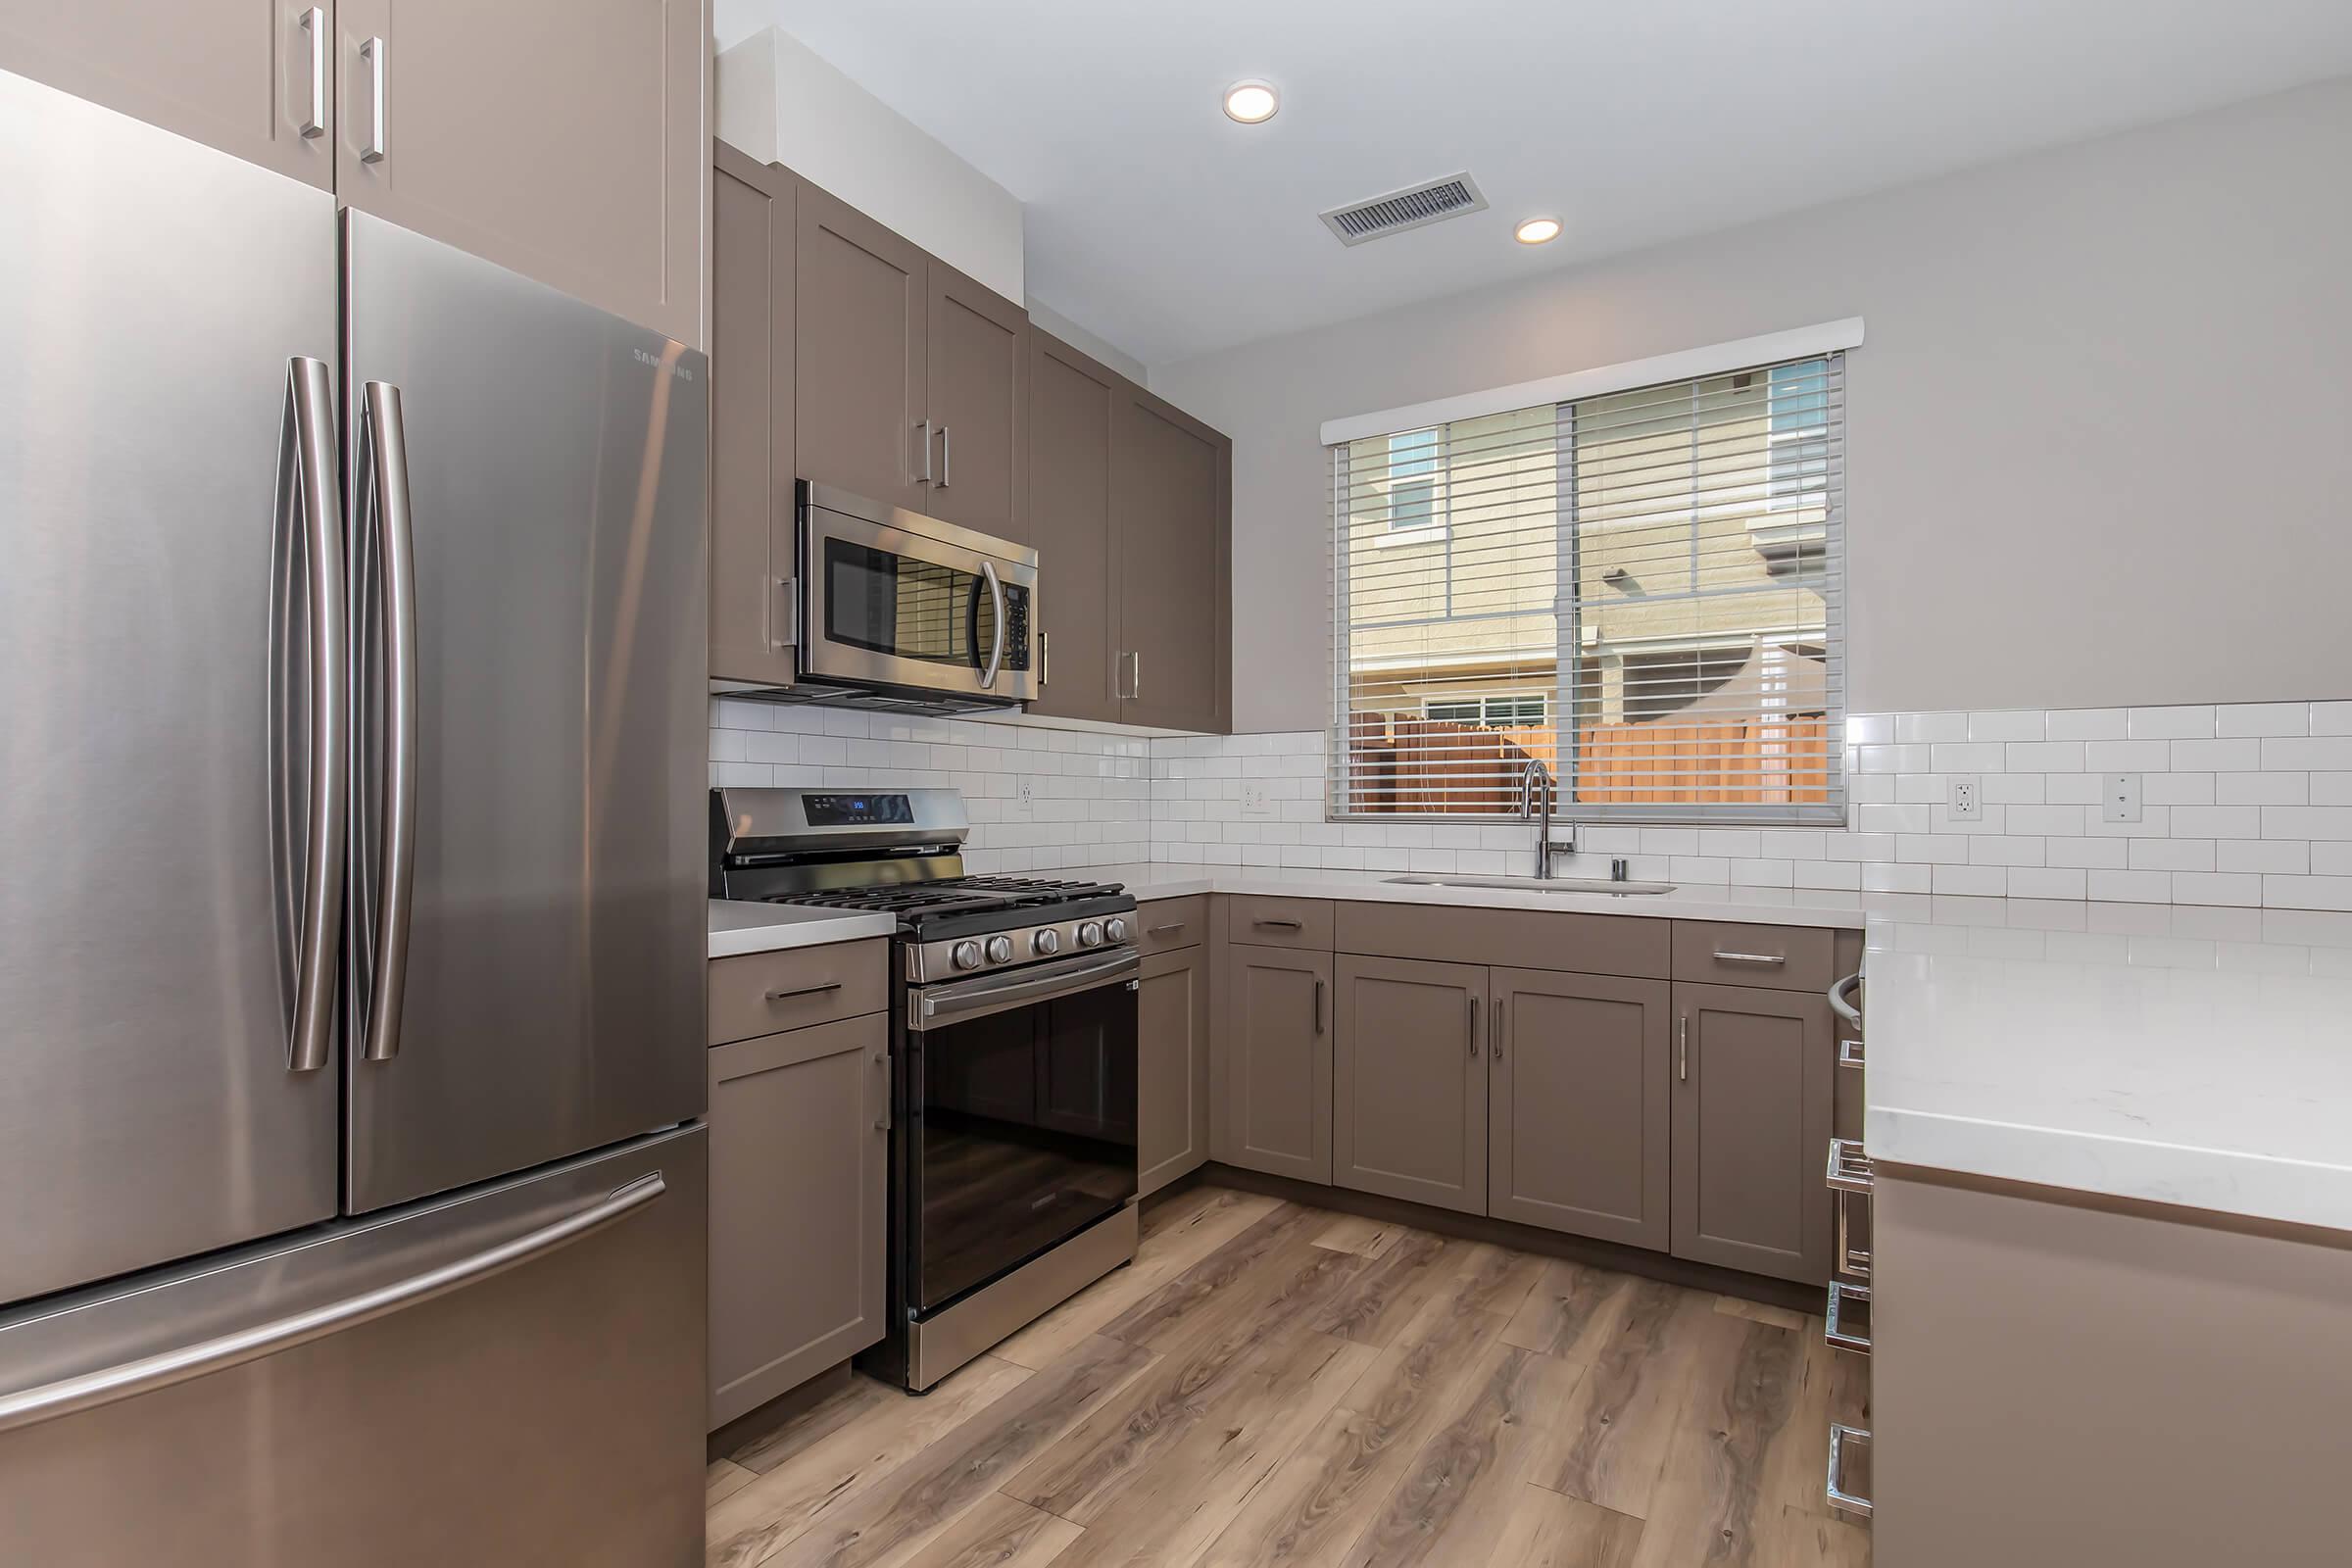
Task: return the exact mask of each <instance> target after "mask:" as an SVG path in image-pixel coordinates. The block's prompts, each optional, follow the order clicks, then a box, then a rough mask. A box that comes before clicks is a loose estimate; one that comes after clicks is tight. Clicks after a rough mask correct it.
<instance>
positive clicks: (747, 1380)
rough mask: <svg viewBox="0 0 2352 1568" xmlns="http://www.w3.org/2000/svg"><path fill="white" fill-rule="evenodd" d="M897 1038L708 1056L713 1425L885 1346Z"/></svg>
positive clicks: (876, 1026)
mask: <svg viewBox="0 0 2352 1568" xmlns="http://www.w3.org/2000/svg"><path fill="white" fill-rule="evenodd" d="M889 1052H890V1028H889V1020H888V1019H887V1018H886V1017H884V1016H883V1015H882V1014H879V1013H870V1014H868V1015H866V1016H865V1017H862V1018H846V1019H843V1020H841V1021H840V1022H838V1023H827V1024H818V1025H816V1026H815V1027H813V1028H809V1029H795V1030H792V1031H791V1032H789V1033H786V1034H776V1035H762V1036H760V1038H759V1039H757V1040H744V1041H738V1042H737V1043H735V1044H733V1045H727V1046H720V1047H718V1048H716V1049H715V1050H713V1051H712V1052H711V1416H710V1419H711V1426H712V1427H718V1426H721V1425H724V1424H725V1423H726V1422H729V1421H732V1420H733V1419H735V1417H737V1416H739V1415H741V1414H743V1413H744V1412H745V1411H746V1410H750V1409H753V1408H755V1407H756V1406H758V1405H760V1404H763V1403H765V1402H766V1401H767V1400H769V1399H772V1398H774V1397H776V1396H777V1395H779V1394H782V1393H784V1392H785V1391H786V1390H788V1389H792V1388H795V1387H797V1386H799V1385H800V1384H802V1383H805V1382H807V1381H808V1380H809V1378H811V1377H814V1376H815V1375H816V1374H817V1373H819V1372H822V1371H824V1370H826V1369H827V1368H828V1367H831V1366H834V1365H836V1364H838V1363H840V1362H842V1361H845V1360H847V1359H848V1358H849V1357H850V1356H851V1355H852V1354H853V1353H855V1352H856V1351H858V1350H862V1349H864V1348H866V1347H867V1346H869V1345H872V1344H873V1343H874V1342H875V1341H877V1340H879V1339H881V1338H882V1330H883V1323H882V1311H883V1305H882V1299H883V1273H884V1266H885V1265H884V1255H883V1254H884V1247H885V1242H886V1238H887V1236H888V1233H889V1228H890V1226H889V1219H888V1216H887V1215H886V1213H885V1211H884V1203H885V1201H886V1200H887V1197H888V1174H887V1168H888V1161H887V1154H888V1149H889V1142H890V1135H889V1132H888V1130H887V1121H888V1112H889V1105H890V1055H889Z"/></svg>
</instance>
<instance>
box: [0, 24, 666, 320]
mask: <svg viewBox="0 0 2352 1568" xmlns="http://www.w3.org/2000/svg"><path fill="white" fill-rule="evenodd" d="M708 25H709V16H708V12H707V11H706V9H705V0H497V3H496V4H490V5H468V4H464V3H462V0H319V3H318V4H316V5H309V4H302V3H299V0H58V3H54V4H52V3H46V0H25V3H15V0H12V3H11V4H9V5H8V6H6V7H4V8H0V70H8V71H13V72H16V73H20V74H23V75H27V76H31V77H33V78H35V79H37V80H41V81H46V82H49V83H51V84H52V85H54V86H57V87H61V88H63V89H65V90H66V91H68V92H72V93H76V94H78V95H80V96H82V97H85V98H89V99H91V100H93V101H95V102H97V103H101V104H104V105H106V106H107V107H109V108H111V109H118V110H121V111H122V112H123V113H124V114H128V115H135V116H137V117H138V118H139V119H141V120H145V121H147V122H149V123H152V124H157V125H161V126H162V127H163V128H165V129H166V130H171V131H175V132H177V133H178V134H180V135H183V136H188V137H192V138H194V139H195V140H198V141H203V142H207V143H210V144H211V145H213V146H216V147H219V148H221V149H222V150H223V151H225V152H229V153H233V154H235V155H236V156H237V157H240V158H244V159H248V160H250V161H252V162H254V163H257V164H261V165H263V166H264V167H266V168H269V169H274V170H276V171H278V172H281V173H285V174H290V175H292V176H293V177H294V178H296V179H302V180H307V181H309V182H310V183H311V184H314V185H317V186H319V188H320V189H324V190H332V191H334V192H335V194H336V195H337V196H339V197H341V198H342V199H343V200H344V201H345V202H348V203H349V204H351V205H352V206H354V207H358V208H361V209H363V210H365V211H368V212H370V213H374V214H375V215H377V216H378V217H380V218H384V219H387V220H389V221H392V222H395V223H398V224H400V225H401V226H402V227H404V228H411V229H415V230H416V231H417V232H418V233H420V234H428V235H430V236H432V237H433V238H435V239H438V240H442V241H445V242H447V243H449V244H452V245H455V246H457V247H459V248H460V249H462V250H466V251H470V252H472V253H473V254H474V255H476V256H480V257H483V258H485V259H486V260H489V261H492V262H496V263H498V264H499V265H500V266H502V267H507V268H512V269H513V270H515V271H518V272H521V273H524V274H526V275H528V276H530V277H534V278H537V279H538V280H539V281H541V282H543V283H549V284H552V285H554V286H555V287H557V288H560V289H562V290H564V292H565V293H567V294H572V295H575V296H577V297H578V298H580V299H583V300H586V301H588V302H589V303H590V304H592V305H596V306H600V307H602V308H603V309H605V310H608V311H612V312H613V313H614V314H615V315H619V316H623V317H626V318H628V319H631V320H633V321H637V322H639V323H641V324H643V325H645V326H649V327H652V328H653V329H654V330H656V331H658V332H663V333H666V334H667V335H669V336H670V337H673V338H676V339H678V340H679V341H680V342H684V343H694V344H699V343H701V342H702V341H703V333H702V309H703V290H702V274H703V225H704V218H703V150H704V147H705V145H706V143H705V141H704V135H705V130H704V126H705V124H706V123H707V119H706V115H705V107H704V101H703V83H704V76H705V64H706V56H707V52H708V45H707V42H706V29H707V27H708Z"/></svg>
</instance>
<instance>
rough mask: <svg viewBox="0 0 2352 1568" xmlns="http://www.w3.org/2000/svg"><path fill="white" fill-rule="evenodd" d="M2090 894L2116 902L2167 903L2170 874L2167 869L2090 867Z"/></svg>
mask: <svg viewBox="0 0 2352 1568" xmlns="http://www.w3.org/2000/svg"><path fill="white" fill-rule="evenodd" d="M2090 896H2091V897H2092V898H2094V899H2101V900H2113V901H2115V902H2116V903H2119V904H2170V903H2171V902H2172V901H2173V878H2172V873H2171V872H2169V871H2093V872H2091V873H2090Z"/></svg>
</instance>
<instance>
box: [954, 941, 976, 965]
mask: <svg viewBox="0 0 2352 1568" xmlns="http://www.w3.org/2000/svg"><path fill="white" fill-rule="evenodd" d="M948 961H949V962H950V963H952V964H954V965H955V966H956V968H958V969H977V968H979V967H980V944H979V943H977V942H958V943H956V946H955V949H954V950H953V951H952V952H950V953H949V955H948Z"/></svg>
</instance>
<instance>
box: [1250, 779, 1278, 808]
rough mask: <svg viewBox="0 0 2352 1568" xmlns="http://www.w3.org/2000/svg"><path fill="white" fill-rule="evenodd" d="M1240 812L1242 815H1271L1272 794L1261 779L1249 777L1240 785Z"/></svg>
mask: <svg viewBox="0 0 2352 1568" xmlns="http://www.w3.org/2000/svg"><path fill="white" fill-rule="evenodd" d="M1242 814H1243V815H1244V816H1272V815H1273V814H1274V796H1273V794H1272V792H1271V791H1269V790H1268V789H1267V788H1266V786H1265V781H1264V780H1262V779H1250V780H1247V781H1245V782H1244V783H1243V785H1242Z"/></svg>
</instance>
